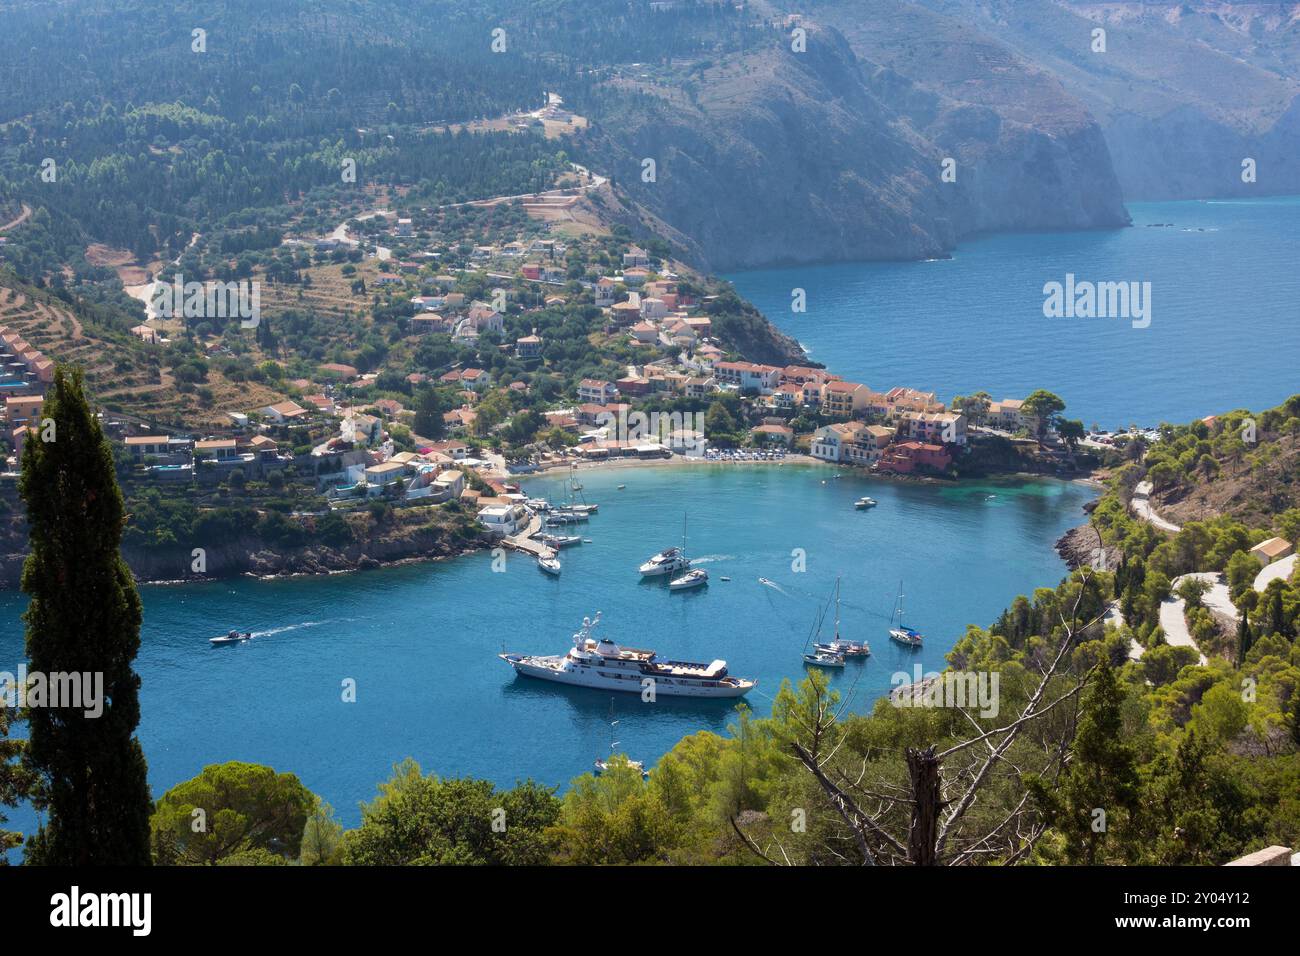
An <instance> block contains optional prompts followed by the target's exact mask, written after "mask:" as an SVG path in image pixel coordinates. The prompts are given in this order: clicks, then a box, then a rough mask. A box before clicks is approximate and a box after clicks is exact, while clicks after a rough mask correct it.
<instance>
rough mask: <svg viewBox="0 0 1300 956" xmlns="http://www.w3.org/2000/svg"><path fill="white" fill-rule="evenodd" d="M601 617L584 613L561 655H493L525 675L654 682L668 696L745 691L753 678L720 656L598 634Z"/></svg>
mask: <svg viewBox="0 0 1300 956" xmlns="http://www.w3.org/2000/svg"><path fill="white" fill-rule="evenodd" d="M599 623H600V614H599V613H597V615H596V617H595V619H594V620H592V619H590V618H584V619H583V621H582V628H581V629H580V630H579V631H578V632H577V633H576V634H574V635H573V646H572V647H570V648H569V651H568V653H566V654H564V655H539V654H510V653H502V654H499V655H497V656H498V657H500V658H501V659H502V660H503V661H505V662H506V663H507V664H509V665H510V666H511V667H513V668H514V669H515V673H516V674H522V675H523V676H525V677H536V678H539V679H541V680H549V681H554V682H555V683H558V684H569V685H572V686H576V687H591V688H595V689H598V690H605V691H610V690H616V691H623V692H626V693H632V694H643V693H645V691H646V689H647V688H653V690H654V693H655V694H656V695H658V694H662V695H664V696H671V697H743V696H745V695H746V694H748V693H749V692H750V691H751V690H753V689H754V686H755V685H756V684H757V681H753V680H749V679H747V678H744V677H734V676H732V675H731V674H730V673H728V671H727V662H726V661H724V660H715V661H712V662H711V663H708V664H705V663H702V662H696V661H675V660H669V659H667V658H662V657H660V656H659V655H658V654H657V653H655V652H654V651H651V650H641V649H638V648H632V647H621V646H619V645H618V644H615V643H614V642H613V641H611V640H609V639H608V638H600V639H597V638H595V637H593V636H592V631H593V630H594V629H595V627H596V625H597V624H599Z"/></svg>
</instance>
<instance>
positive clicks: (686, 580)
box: [668, 568, 709, 591]
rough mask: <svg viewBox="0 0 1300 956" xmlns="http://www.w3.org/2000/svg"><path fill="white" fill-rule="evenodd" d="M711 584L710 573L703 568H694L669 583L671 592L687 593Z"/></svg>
mask: <svg viewBox="0 0 1300 956" xmlns="http://www.w3.org/2000/svg"><path fill="white" fill-rule="evenodd" d="M708 583H709V572H708V571H705V570H704V569H703V568H692V569H691V570H690V571H687V572H686V573H685V574H683V575H682V576H681V577H679V578H673V579H672V580H671V581H669V582H668V590H670V591H687V590H690V589H691V588H699V587H703V586H704V585H706V584H708Z"/></svg>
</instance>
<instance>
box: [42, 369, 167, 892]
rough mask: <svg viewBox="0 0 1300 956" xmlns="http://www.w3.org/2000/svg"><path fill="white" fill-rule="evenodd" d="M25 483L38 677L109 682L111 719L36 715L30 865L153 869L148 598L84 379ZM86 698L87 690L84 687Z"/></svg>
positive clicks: (60, 375) (48, 415) (65, 400)
mask: <svg viewBox="0 0 1300 956" xmlns="http://www.w3.org/2000/svg"><path fill="white" fill-rule="evenodd" d="M42 415H43V421H42V424H41V429H40V434H34V435H31V436H30V437H29V440H28V441H27V443H26V449H25V451H24V453H23V473H22V479H21V481H20V483H19V490H20V491H21V492H22V496H23V500H24V501H25V502H26V503H27V521H28V525H29V527H30V535H31V553H30V554H29V555H28V557H27V562H26V564H25V565H24V566H23V579H22V587H23V590H24V591H26V592H27V593H28V594H30V595H31V603H30V604H29V606H28V608H27V613H26V614H25V615H24V619H25V620H26V622H27V656H28V658H29V659H30V661H31V664H30V667H31V671H32V673H37V672H39V673H43V674H45V675H47V676H48V675H53V674H61V673H63V674H66V673H80V674H82V675H85V674H88V673H89V674H91V675H97V674H102V675H103V697H104V699H103V702H102V706H103V712H102V713H101V714H99V715H98V716H86V710H87V708H85V707H82V706H75V707H67V706H63V707H51V706H30V707H29V708H28V711H27V720H28V730H29V737H28V745H27V748H26V754H25V757H26V760H27V762H28V765H29V766H30V768H31V769H32V770H33V771H34V772H35V773H36V775H37V778H38V784H39V788H40V794H39V800H40V805H41V806H42V807H43V808H44V809H45V810H46V811H47V813H48V818H47V821H46V823H45V825H44V826H42V827H41V829H40V830H39V831H38V832H37V833H36V835H34V836H33V837H32V838H31V839H30V840H29V841H28V845H27V860H28V862H29V863H38V864H47V865H78V866H88V865H89V866H94V865H111V864H147V863H148V862H149V812H150V809H151V801H150V798H149V785H148V782H147V779H146V767H145V761H144V753H143V751H142V750H141V749H140V742H139V740H137V739H136V738H135V736H134V733H135V728H136V725H137V724H138V723H139V722H140V698H139V693H140V678H139V676H138V675H137V674H136V673H135V671H134V670H132V667H131V664H132V662H133V661H134V660H135V655H136V652H137V651H138V650H139V647H140V619H141V611H140V595H139V594H138V593H137V592H136V589H135V582H134V581H133V580H132V577H131V572H130V570H129V569H128V568H127V566H126V562H125V561H123V560H122V556H121V554H120V553H119V551H118V545H119V543H120V542H121V538H122V526H123V524H124V523H125V520H126V517H125V509H124V507H123V502H122V493H121V491H120V490H119V489H118V487H117V480H116V478H115V476H114V474H113V453H112V450H111V449H110V447H109V444H108V442H107V441H106V440H105V438H104V433H103V430H102V429H101V428H100V426H99V421H98V420H97V419H96V418H95V415H94V414H93V413H92V411H91V409H90V406H89V405H88V403H87V402H86V396H85V392H84V390H83V387H82V376H81V371H80V370H79V369H78V370H75V371H74V370H68V369H66V368H64V367H59V368H58V369H57V370H56V372H55V376H54V382H53V385H52V387H51V388H50V391H49V393H48V394H47V395H46V398H45V406H44V409H43V412H42ZM83 686H84V681H83Z"/></svg>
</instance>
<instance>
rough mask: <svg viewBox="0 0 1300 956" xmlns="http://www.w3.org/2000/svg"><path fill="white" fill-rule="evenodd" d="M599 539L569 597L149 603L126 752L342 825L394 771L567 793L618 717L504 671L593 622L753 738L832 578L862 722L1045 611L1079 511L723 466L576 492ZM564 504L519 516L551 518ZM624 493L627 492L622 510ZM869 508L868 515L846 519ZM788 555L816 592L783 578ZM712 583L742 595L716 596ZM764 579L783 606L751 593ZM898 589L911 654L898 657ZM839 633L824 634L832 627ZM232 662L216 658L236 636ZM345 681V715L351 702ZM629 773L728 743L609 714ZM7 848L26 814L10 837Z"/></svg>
mask: <svg viewBox="0 0 1300 956" xmlns="http://www.w3.org/2000/svg"><path fill="white" fill-rule="evenodd" d="M580 474H582V476H583V481H584V483H585V492H584V493H585V495H586V496H587V497H588V499H589V500H592V501H596V502H598V503H599V504H600V513H599V514H598V515H597V516H596V517H595V518H593V519H592V520H591V521H590V522H589V523H588V524H587V525H585V526H583V528H582V532H583V534H584V535H586V536H587V537H589V538H591V543H589V544H583V545H580V546H578V547H576V548H572V549H568V550H566V551H564V552H563V562H564V570H563V573H562V575H561V576H560V578H559V579H554V578H550V577H547V576H545V575H543V574H542V573H541V572H540V571H538V569H537V568H536V567H535V566H534V565H533V564H532V563H531V562H529V561H527V560H525V559H524V558H523V557H522V556H511V557H509V558H508V559H507V564H506V571H505V572H504V573H494V572H493V571H492V569H491V568H492V558H491V557H490V555H488V554H486V553H483V554H476V555H469V556H465V557H462V558H458V559H456V560H453V561H448V562H441V563H428V564H422V565H413V566H407V567H400V568H386V569H379V570H374V571H364V572H358V573H355V574H345V575H335V576H331V577H325V578H322V577H315V578H297V579H289V580H279V581H256V580H235V581H225V582H218V583H212V584H207V585H184V586H150V587H144V588H142V594H143V597H144V606H145V614H144V629H143V640H142V647H141V650H140V655H139V658H138V661H137V670H138V671H139V673H140V675H141V677H142V679H143V688H142V691H141V704H142V710H143V720H142V723H141V726H140V739H141V742H142V743H143V746H144V751H145V755H146V757H147V758H148V761H149V777H150V781H151V783H152V785H153V788H154V792H155V794H161V793H162V792H163V791H164V790H165V789H167V788H168V787H170V786H172V785H173V784H175V783H177V782H179V781H182V780H186V779H188V778H190V777H191V776H193V775H195V774H196V773H198V772H199V771H200V770H201V769H202V768H203V766H204V765H205V764H208V763H214V762H220V761H224V760H233V759H239V760H248V761H255V762H259V763H265V764H269V765H271V766H273V767H275V768H276V769H277V770H289V771H293V772H294V773H297V774H298V775H299V776H300V777H301V778H302V779H303V781H304V782H305V783H306V785H307V786H308V787H310V788H311V789H312V790H314V791H315V792H316V793H318V794H320V795H322V796H323V797H325V798H326V799H327V800H329V801H330V802H331V803H332V804H334V806H335V807H336V808H337V809H338V811H339V813H340V816H341V817H342V818H343V819H344V820H345V821H346V822H348V823H350V824H354V823H355V822H356V821H357V819H358V816H359V814H358V811H357V803H358V801H360V800H363V799H367V798H369V797H371V796H372V795H373V793H374V788H375V784H376V783H377V782H378V781H380V780H381V779H385V778H386V777H387V775H388V773H389V769H390V766H391V765H392V764H393V763H394V762H395V761H398V760H401V759H402V758H403V757H407V756H412V757H415V758H416V759H417V760H419V761H420V763H421V765H422V766H423V767H424V768H425V769H426V770H431V771H436V772H437V773H439V774H444V775H455V774H474V775H477V776H483V777H488V778H491V779H493V780H495V781H498V782H500V783H503V784H510V783H512V782H513V781H514V780H515V779H516V778H525V777H532V778H534V779H537V780H541V781H544V782H545V783H547V784H565V783H567V782H568V781H569V780H571V779H572V778H573V777H574V776H576V775H578V774H580V773H584V772H586V771H587V770H589V769H590V767H591V763H592V761H593V760H594V759H595V758H596V757H599V756H602V755H603V754H604V753H605V752H606V751H607V750H608V747H609V740H610V728H609V725H608V723H607V721H608V719H609V711H610V695H609V694H607V693H602V692H599V691H587V690H576V689H566V688H562V687H559V686H556V685H552V684H547V683H542V682H538V681H534V680H529V679H526V678H516V677H515V675H514V672H513V671H512V670H511V669H510V667H509V666H508V665H507V664H505V663H504V662H503V661H501V660H498V658H497V656H496V655H497V653H498V652H500V651H501V650H502V648H503V647H504V648H507V649H509V650H517V651H529V652H541V653H563V652H564V651H565V650H567V648H568V646H569V643H570V639H571V637H572V634H573V632H574V630H576V628H577V627H578V626H579V625H580V623H581V621H582V618H583V616H584V615H592V614H594V613H595V612H596V611H598V610H599V611H602V612H603V614H604V622H605V624H604V631H605V632H606V633H607V634H608V635H609V636H610V637H612V638H614V639H615V640H619V641H624V642H626V643H628V644H631V645H632V646H636V647H649V648H654V649H656V650H659V651H660V652H662V653H665V654H670V655H672V656H674V657H677V658H679V659H681V658H685V659H688V660H689V659H694V660H703V661H709V660H712V659H714V658H717V657H721V658H725V659H726V660H727V661H728V662H729V665H730V668H731V670H732V672H733V673H736V674H740V675H744V676H747V677H756V678H758V680H759V685H758V687H757V688H756V690H755V691H754V692H752V693H751V694H750V696H749V702H750V703H751V705H752V706H753V708H754V709H755V710H756V711H757V712H758V713H759V714H761V715H766V714H767V713H769V712H770V709H771V700H772V696H773V695H774V694H775V693H776V690H777V688H778V687H779V686H780V683H781V680H782V679H783V678H792V679H798V678H799V677H800V676H801V675H802V673H803V669H802V660H801V654H802V652H803V650H804V643H805V639H806V637H807V635H808V632H809V629H810V627H811V625H812V622H813V620H814V618H815V616H816V613H817V609H818V607H819V605H820V604H823V603H824V602H826V601H827V600H828V598H829V597H830V595H831V593H832V590H833V588H834V585H835V579H836V577H837V576H841V577H842V578H843V584H842V616H843V623H842V628H843V633H844V634H845V635H849V636H852V637H854V638H862V639H866V640H868V641H869V642H870V643H871V646H872V649H873V656H872V657H871V658H870V659H868V660H867V661H866V662H865V663H860V664H859V663H851V664H850V665H849V666H848V668H847V670H846V671H845V672H844V673H843V674H840V675H838V676H837V677H836V678H835V682H836V685H837V686H838V687H839V688H840V690H841V691H842V692H843V693H844V694H846V695H851V697H852V704H853V706H854V707H855V708H856V709H861V710H869V709H870V708H871V706H872V704H873V702H874V700H875V698H876V697H878V696H880V695H881V694H882V693H884V692H886V691H887V690H888V689H889V687H890V676H891V674H893V673H894V672H896V671H899V670H906V671H908V672H909V673H910V672H911V669H912V667H913V666H914V665H915V664H918V663H919V664H921V665H923V666H924V667H925V668H926V669H933V668H941V667H942V664H943V656H944V653H945V652H946V651H947V650H948V649H949V648H950V647H951V646H952V644H953V642H954V641H955V640H956V639H957V638H958V637H959V636H960V635H961V634H962V632H963V631H964V629H965V627H966V625H967V624H970V623H978V624H987V623H989V622H990V621H991V620H992V619H993V618H994V617H996V615H997V614H998V613H999V612H1000V611H1001V610H1002V608H1003V607H1004V606H1005V605H1006V604H1007V603H1009V601H1010V600H1011V598H1012V597H1014V596H1015V595H1016V594H1017V593H1019V592H1027V591H1030V590H1032V589H1033V588H1035V587H1038V586H1044V585H1052V584H1054V583H1055V582H1056V581H1057V580H1059V579H1060V577H1061V575H1062V574H1063V572H1064V566H1063V565H1062V563H1061V561H1060V560H1059V559H1058V557H1057V556H1056V555H1055V553H1054V552H1053V550H1052V543H1053V541H1054V540H1055V539H1056V538H1057V537H1058V536H1059V535H1060V534H1062V533H1063V532H1064V531H1065V530H1066V529H1067V528H1069V527H1070V526H1072V525H1074V524H1078V523H1079V522H1080V521H1081V520H1082V518H1083V512H1082V511H1081V510H1080V509H1081V507H1082V506H1083V504H1084V503H1085V502H1086V501H1088V500H1089V499H1090V498H1091V497H1093V492H1092V491H1091V490H1090V489H1088V488H1087V487H1085V486H1083V485H1080V484H1068V483H1064V482H1059V481H1032V482H1011V483H992V484H987V485H985V484H978V485H975V484H972V485H963V486H961V487H937V486H927V485H920V484H914V483H892V482H886V481H879V480H870V479H866V478H863V477H860V476H857V475H853V474H851V473H848V472H846V473H845V475H844V477H843V478H841V479H838V480H837V479H834V478H833V477H831V476H832V475H833V474H834V471H833V470H832V469H830V468H828V467H818V466H796V465H780V466H776V465H772V466H767V465H716V466H700V467H688V468H671V467H658V468H655V467H647V468H636V469H609V470H606V471H603V472H598V471H590V472H586V473H580ZM559 484H560V482H559V481H558V480H554V481H552V480H545V479H540V480H538V481H536V482H534V484H533V485H532V488H531V490H532V491H533V492H534V493H538V494H542V495H545V494H551V495H552V496H553V497H554V496H555V492H556V491H557V490H558V485H559ZM619 484H625V485H626V486H627V487H626V489H625V490H623V491H619V490H617V487H616V486H617V485H619ZM863 494H870V495H871V496H872V497H874V498H876V499H877V500H878V501H879V502H880V504H879V506H878V507H876V508H874V509H872V510H870V511H865V512H862V511H855V510H854V508H853V501H854V499H855V498H858V497H860V496H861V495H863ZM683 515H685V516H686V519H687V532H688V539H687V547H688V550H689V553H690V554H692V555H693V556H694V557H696V558H698V559H699V560H700V562H701V566H703V567H705V568H707V569H708V571H709V574H710V576H711V583H710V585H709V587H708V588H707V590H704V591H699V592H688V593H675V594H674V593H670V592H669V591H668V590H667V589H666V587H664V586H663V583H662V582H660V583H658V584H642V583H640V581H639V575H638V574H637V570H636V568H637V565H638V564H640V563H641V562H642V561H644V560H645V559H646V558H647V557H649V556H650V555H651V554H652V553H653V552H655V551H657V550H659V549H661V548H664V547H668V546H671V545H673V544H678V543H680V539H681V534H682V524H683ZM795 549H802V550H803V552H804V554H805V555H806V570H805V571H802V572H795V571H793V570H792V562H793V561H794V556H793V552H794V551H795ZM723 576H727V577H730V578H731V580H730V581H723V580H721V578H722V577H723ZM760 577H763V578H768V579H769V580H770V581H771V582H772V584H771V585H770V586H769V585H763V584H760V583H759V582H758V579H759V578H760ZM900 580H901V581H902V582H903V587H904V590H905V599H904V602H905V606H906V608H907V619H908V622H909V623H911V624H912V625H914V626H916V627H917V628H919V629H921V630H922V631H923V632H924V633H925V634H926V635H927V636H928V638H929V640H928V643H927V644H926V646H925V647H924V649H922V650H920V651H917V652H914V651H910V650H908V649H906V648H902V647H900V646H898V645H895V644H894V643H893V642H891V641H890V640H889V639H888V636H887V634H886V628H887V624H888V619H889V616H890V612H891V610H892V608H893V605H894V600H895V596H896V594H897V592H898V589H899V582H900ZM24 605H25V601H24V598H23V596H22V595H19V594H14V593H12V592H10V593H5V594H0V670H10V671H12V670H14V669H16V667H17V665H18V663H19V661H20V660H21V659H22V656H23V655H22V630H21V625H20V622H19V620H18V615H19V613H20V612H21V610H22V608H23V607H24ZM827 626H828V628H829V618H828V625H827ZM235 627H237V628H240V629H248V630H252V631H254V632H255V633H256V635H257V636H256V637H255V638H254V639H253V640H252V641H250V642H248V643H246V644H243V645H237V646H231V647H212V646H210V645H209V644H208V640H207V639H208V638H209V637H211V636H213V635H215V634H218V633H224V632H225V631H227V630H229V629H230V628H235ZM346 678H352V679H354V680H355V681H356V686H357V701H356V703H343V702H342V682H343V681H344V680H345V679H346ZM615 708H616V710H615V715H616V718H617V719H618V720H619V721H620V724H619V726H618V739H619V741H620V743H621V746H620V750H625V751H627V752H629V753H631V754H632V755H633V756H634V757H635V758H637V759H645V760H647V761H653V760H655V759H657V758H658V757H659V756H660V755H661V754H662V753H663V752H664V751H666V750H668V749H669V748H670V747H672V745H673V744H674V743H675V742H676V741H677V740H678V739H680V738H681V737H682V736H684V735H686V734H690V733H693V732H694V731H697V730H700V729H706V728H707V729H711V730H716V731H720V732H721V731H725V728H726V724H727V722H728V720H729V719H730V716H731V715H730V712H729V705H728V704H727V703H726V702H715V701H693V702H683V701H675V700H673V699H672V698H666V697H660V698H659V701H658V702H657V703H654V704H643V703H641V701H640V698H639V696H637V695H632V694H629V695H619V697H618V699H617V701H616V702H615ZM10 816H11V819H12V820H14V821H16V822H18V823H19V824H20V825H29V824H30V823H31V819H32V818H31V814H30V813H24V812H22V811H19V812H17V813H11V814H10Z"/></svg>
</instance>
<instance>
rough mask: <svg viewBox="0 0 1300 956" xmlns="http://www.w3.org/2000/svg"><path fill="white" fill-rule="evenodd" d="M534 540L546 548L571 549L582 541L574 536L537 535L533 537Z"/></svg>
mask: <svg viewBox="0 0 1300 956" xmlns="http://www.w3.org/2000/svg"><path fill="white" fill-rule="evenodd" d="M534 538H536V540H538V541H540V542H541V543H542V544H544V545H546V546H547V547H548V548H571V547H573V546H574V545H575V544H582V542H583V539H582V538H580V537H578V536H577V535H576V534H538V535H534Z"/></svg>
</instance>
